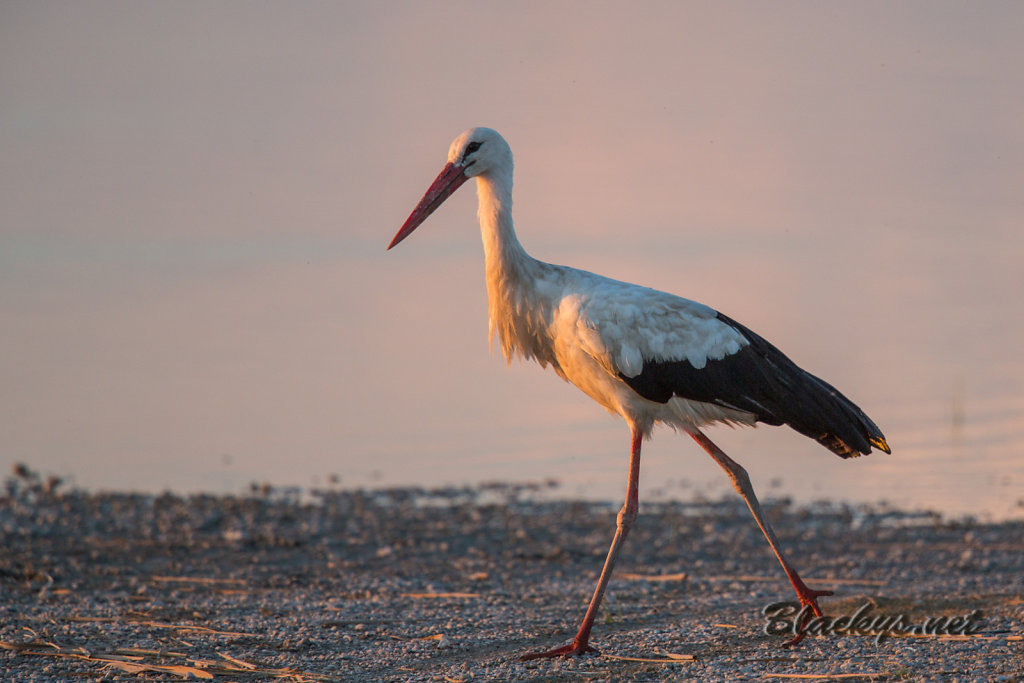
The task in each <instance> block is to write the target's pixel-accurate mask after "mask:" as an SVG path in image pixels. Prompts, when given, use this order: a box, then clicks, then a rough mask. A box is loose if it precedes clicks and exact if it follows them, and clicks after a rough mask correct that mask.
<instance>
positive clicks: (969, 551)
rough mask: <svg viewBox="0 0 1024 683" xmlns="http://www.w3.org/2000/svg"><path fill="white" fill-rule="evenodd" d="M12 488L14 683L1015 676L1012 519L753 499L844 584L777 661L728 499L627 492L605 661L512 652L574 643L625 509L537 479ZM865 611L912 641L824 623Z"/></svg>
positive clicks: (773, 565) (760, 585)
mask: <svg viewBox="0 0 1024 683" xmlns="http://www.w3.org/2000/svg"><path fill="white" fill-rule="evenodd" d="M21 475H22V476H20V477H19V476H15V477H12V478H10V479H9V480H8V481H7V484H6V487H5V489H4V491H3V493H2V494H0V539H2V547H3V554H2V556H0V674H2V675H0V678H2V679H3V680H9V681H26V682H34V681H67V680H102V681H107V680H111V681H115V680H116V681H122V680H123V681H151V680H215V681H263V680H266V681H271V680H273V681H278V680H284V681H289V680H290V681H356V682H359V681H530V680H541V681H662V680H709V681H715V680H721V681H737V680H758V681H760V680H876V681H895V680H993V681H1020V680H1024V642H1022V636H1024V522H1022V521H1006V522H1000V523H991V522H982V521H978V520H972V519H955V520H952V519H944V518H943V517H942V516H941V515H939V514H936V513H932V512H927V511H906V510H897V509H893V508H889V507H886V506H884V505H880V506H871V507H866V506H847V505H839V504H831V503H819V504H815V505H812V506H808V507H801V506H795V505H793V504H791V503H790V502H788V501H786V500H775V501H767V502H766V508H767V510H768V514H769V516H770V519H771V520H772V523H773V524H774V525H775V529H776V531H777V532H778V534H779V536H780V540H781V541H782V543H783V545H784V547H785V548H786V549H787V551H788V553H789V556H790V558H791V559H792V560H793V562H794V564H795V565H796V566H797V567H798V569H799V570H800V571H801V573H802V575H803V576H804V579H805V580H806V582H807V583H808V584H809V585H811V586H812V587H814V588H819V589H829V590H833V591H834V592H835V595H834V596H833V597H829V598H824V599H822V601H821V605H822V608H823V609H824V611H825V613H826V616H828V617H830V618H831V619H832V622H831V625H832V627H831V628H828V623H824V626H822V627H821V628H819V629H818V631H817V632H816V633H812V634H811V635H809V636H808V637H807V638H805V639H804V641H803V642H802V643H800V644H798V645H797V646H795V647H793V648H788V649H787V648H784V647H782V645H783V644H784V643H785V642H786V640H787V639H788V638H787V636H785V635H779V634H777V633H775V634H770V633H766V629H765V626H766V618H765V616H764V610H765V608H766V607H767V606H769V605H771V604H773V603H778V602H780V601H788V600H792V599H793V594H792V589H791V587H790V586H789V584H788V582H787V581H786V578H785V576H784V575H783V574H782V571H781V569H780V568H779V566H778V564H777V562H776V560H775V558H774V557H773V556H772V555H771V552H770V550H769V548H768V546H767V544H766V543H765V541H764V538H763V537H762V536H761V534H760V531H759V530H758V528H757V527H756V525H755V524H754V522H753V520H752V519H751V517H750V515H749V512H748V511H747V510H746V508H745V507H744V506H743V504H742V502H741V501H739V500H738V499H737V500H732V499H728V498H727V499H723V500H695V501H686V502H682V501H680V502H658V503H649V504H646V505H645V504H644V502H643V501H641V508H640V516H639V517H638V520H637V522H636V525H635V526H634V528H633V530H632V532H631V535H630V537H629V538H628V540H627V542H626V546H625V550H624V553H623V556H622V558H621V560H620V564H619V565H618V566H617V567H616V573H615V575H614V576H613V578H612V581H611V584H610V588H609V591H608V595H607V597H606V601H605V604H604V605H603V607H602V611H601V614H600V615H599V617H598V621H597V624H596V626H595V629H594V634H593V644H594V645H595V646H596V647H597V648H598V649H599V651H600V652H599V654H592V655H586V656H583V657H575V658H567V659H555V660H533V661H528V662H521V661H519V656H520V655H522V654H525V653H527V652H532V651H539V650H544V649H549V648H551V647H554V646H556V645H559V644H562V643H565V642H568V641H569V640H571V638H572V636H573V634H574V633H575V629H576V627H577V626H578V622H579V620H580V619H581V618H582V615H583V612H584V610H585V608H586V604H587V601H588V600H589V598H590V594H591V591H592V590H593V584H594V581H595V580H596V577H597V574H598V573H599V571H600V568H601V563H602V562H603V558H604V555H605V553H606V551H607V548H608V543H609V542H610V539H611V535H612V533H613V531H614V526H615V515H616V512H617V506H616V505H612V504H605V503H593V502H583V501H575V500H567V499H566V500H563V499H560V498H559V497H558V491H557V490H552V486H551V485H528V484H507V483H506V484H491V485H484V486H479V487H472V488H451V489H441V490H424V489H391V490H376V491H371V490H358V491H345V490H320V491H298V490H285V491H279V490H274V489H273V488H271V487H254V488H253V490H252V491H250V492H248V493H247V494H244V495H192V496H182V495H174V494H164V495H149V494H130V493H114V492H106V493H100V492H83V491H77V490H67V491H65V490H62V488H61V486H60V484H59V482H55V481H50V482H44V481H41V480H40V479H39V478H38V477H35V476H34V475H31V473H26V472H22V473H21ZM858 610H860V612H859V614H861V615H871V616H873V617H874V616H878V617H897V616H899V617H902V618H903V620H904V623H905V624H909V625H911V626H913V627H915V628H917V631H918V632H903V633H893V632H889V633H885V634H882V635H879V634H877V633H855V632H851V631H849V630H846V631H844V630H843V629H842V628H835V626H836V625H837V624H838V623H841V622H836V621H835V620H836V619H839V618H841V617H843V616H850V615H854V614H855V613H858ZM972 615H973V616H972ZM965 619H966V620H967V621H966V622H965ZM865 623H866V622H865ZM878 623H881V622H878ZM889 623H891V620H890V622H889ZM965 624H967V627H966V628H965ZM922 625H928V627H929V628H928V629H926V630H930V631H931V632H929V633H921V632H920V631H921V630H922V628H921V626H922ZM904 630H905V631H906V630H907V629H904ZM910 631H913V628H912V629H910Z"/></svg>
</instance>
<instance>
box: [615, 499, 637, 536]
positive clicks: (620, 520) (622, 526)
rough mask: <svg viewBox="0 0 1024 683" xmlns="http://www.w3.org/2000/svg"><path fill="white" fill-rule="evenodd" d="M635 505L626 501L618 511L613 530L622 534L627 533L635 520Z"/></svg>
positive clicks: (630, 501)
mask: <svg viewBox="0 0 1024 683" xmlns="http://www.w3.org/2000/svg"><path fill="white" fill-rule="evenodd" d="M636 515H637V505H636V503H635V502H634V501H632V500H629V501H626V504H625V505H623V506H622V509H621V510H619V514H618V515H617V516H616V517H615V528H616V529H618V530H621V531H622V533H623V534H625V533H626V532H628V531H629V529H630V527H632V526H633V522H634V520H636Z"/></svg>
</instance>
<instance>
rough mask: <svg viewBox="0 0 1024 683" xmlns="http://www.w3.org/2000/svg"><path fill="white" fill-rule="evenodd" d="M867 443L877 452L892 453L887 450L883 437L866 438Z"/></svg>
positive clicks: (890, 450) (887, 445)
mask: <svg viewBox="0 0 1024 683" xmlns="http://www.w3.org/2000/svg"><path fill="white" fill-rule="evenodd" d="M868 441H869V442H870V443H871V445H872V446H874V447H875V448H877V449H878V450H880V451H883V452H885V453H892V449H890V448H889V444H887V443H886V442H885V437H883V436H872V437H869V438H868Z"/></svg>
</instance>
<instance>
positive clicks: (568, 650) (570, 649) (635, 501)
mask: <svg viewBox="0 0 1024 683" xmlns="http://www.w3.org/2000/svg"><path fill="white" fill-rule="evenodd" d="M631 429H632V432H633V443H632V448H631V449H630V455H629V484H628V486H627V489H626V502H625V503H624V504H623V505H622V509H621V510H619V515H618V517H617V518H616V522H615V536H614V537H613V538H612V546H611V548H609V549H608V557H607V558H605V561H604V569H602V570H601V576H600V577H599V578H598V579H597V588H595V589H594V597H592V598H591V599H590V606H589V607H587V613H586V614H585V615H584V616H583V623H582V624H580V630H579V631H577V633H576V637H575V638H573V640H572V642H571V643H569V644H568V645H563V646H562V647H556V648H555V649H554V650H547V651H546V652H533V653H530V654H526V655H523V656H522V657H521V658H520V659H522V660H528V659H539V658H541V657H559V656H568V655H581V654H583V653H584V652H596V651H597V650H595V649H594V648H592V647H591V646H590V644H589V643H590V629H591V628H592V627H593V626H594V619H596V618H597V609H598V607H600V605H601V598H603V597H604V591H605V588H607V587H608V579H610V578H611V576H612V569H613V568H614V567H615V560H616V559H617V558H618V556H619V552H620V551H621V550H622V542H623V541H625V540H626V535H627V534H628V533H629V529H630V527H631V526H632V525H633V520H634V519H636V512H637V508H638V507H639V494H638V490H637V487H638V485H639V482H640V444H641V442H642V441H643V435H642V434H641V433H640V432H639V431H638V430H637V429H636V428H635V427H631Z"/></svg>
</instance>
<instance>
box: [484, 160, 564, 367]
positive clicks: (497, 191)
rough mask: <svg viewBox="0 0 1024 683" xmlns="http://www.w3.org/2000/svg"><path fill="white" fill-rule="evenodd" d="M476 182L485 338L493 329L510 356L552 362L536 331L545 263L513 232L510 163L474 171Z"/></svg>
mask: <svg viewBox="0 0 1024 683" xmlns="http://www.w3.org/2000/svg"><path fill="white" fill-rule="evenodd" d="M476 187H477V196H478V199H479V203H480V205H479V210H478V215H479V218H480V234H481V237H482V238H483V243H484V257H485V265H486V276H487V300H488V307H489V313H490V326H489V331H488V338H489V340H490V341H491V343H493V340H494V335H495V333H497V335H498V338H499V340H500V342H501V350H502V352H503V353H504V355H505V358H506V359H507V360H509V361H511V360H512V357H513V356H514V355H516V354H517V353H518V354H521V355H523V356H524V357H526V358H537V360H539V361H541V363H542V364H544V363H546V362H553V357H552V355H551V352H550V351H549V350H547V348H546V347H547V346H548V345H549V344H548V343H547V342H546V341H545V340H542V339H540V338H538V336H537V333H538V331H539V329H540V326H542V323H541V320H542V318H543V317H544V310H543V304H544V302H543V300H542V299H540V298H538V297H537V296H536V286H535V285H536V282H537V280H538V279H539V278H540V277H541V276H542V273H543V272H544V270H545V266H546V264H543V263H541V262H540V261H537V260H536V259H534V258H533V257H532V256H530V255H529V254H527V253H526V250H524V249H523V247H522V245H520V244H519V239H518V238H517V237H516V232H515V229H514V227H513V224H512V173H511V169H509V171H508V172H507V173H502V172H500V171H499V172H496V173H495V172H489V173H486V174H484V175H480V176H477V185H476Z"/></svg>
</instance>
